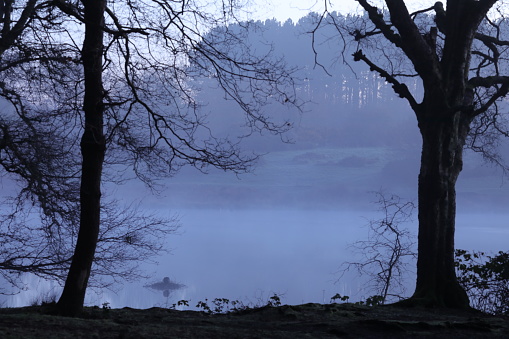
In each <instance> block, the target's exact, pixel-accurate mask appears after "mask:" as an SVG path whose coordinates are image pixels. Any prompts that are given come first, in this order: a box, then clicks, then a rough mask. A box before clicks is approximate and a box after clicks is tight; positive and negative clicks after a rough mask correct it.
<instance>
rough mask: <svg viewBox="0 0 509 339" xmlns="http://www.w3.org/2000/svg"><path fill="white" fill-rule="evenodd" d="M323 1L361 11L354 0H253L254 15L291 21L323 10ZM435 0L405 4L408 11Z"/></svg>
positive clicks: (333, 7)
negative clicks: (289, 19)
mask: <svg viewBox="0 0 509 339" xmlns="http://www.w3.org/2000/svg"><path fill="white" fill-rule="evenodd" d="M325 1H327V2H328V5H327V6H328V10H329V11H338V12H341V13H349V12H350V13H351V12H353V13H361V12H362V10H361V9H360V8H359V7H360V6H359V5H358V3H357V1H355V0H253V3H254V6H253V7H255V8H257V9H256V11H255V16H257V17H258V18H259V19H271V18H275V19H277V20H279V21H283V22H284V21H286V20H287V19H288V18H291V19H292V20H293V21H297V20H298V19H300V18H302V17H303V16H305V15H306V14H307V13H308V12H310V11H315V12H323V10H324V4H325ZM380 2H381V1H379V0H375V1H372V2H371V3H373V4H377V3H380ZM434 3H435V0H410V1H408V0H407V1H406V4H407V6H408V8H409V10H410V11H412V10H413V9H415V8H417V7H419V8H422V6H432V5H433V4H434Z"/></svg>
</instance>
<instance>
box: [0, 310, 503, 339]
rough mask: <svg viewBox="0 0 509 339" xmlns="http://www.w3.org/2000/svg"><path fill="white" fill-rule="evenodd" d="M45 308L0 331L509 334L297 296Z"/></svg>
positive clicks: (15, 317) (499, 325)
mask: <svg viewBox="0 0 509 339" xmlns="http://www.w3.org/2000/svg"><path fill="white" fill-rule="evenodd" d="M44 310H45V309H44V308H42V307H27V308H11V309H2V310H0V338H4V339H5V338H16V339H18V338H38V339H40V338H73V339H78V338H136V339H139V338H292V339H294V338H434V339H438V338H448V339H449V338H455V339H457V338H469V339H470V338H509V317H494V316H488V315H484V314H482V313H477V312H458V311H444V310H430V309H416V308H398V307H394V306H377V307H368V306H359V305H352V304H326V305H321V304H304V305H298V306H279V307H270V306H266V307H261V308H258V309H250V310H246V311H241V312H236V313H230V314H206V313H204V312H196V311H176V310H168V309H163V308H151V309H147V310H138V309H130V308H123V309H108V308H104V309H101V308H87V309H86V310H85V312H84V314H83V316H82V317H80V318H66V317H59V316H51V315H46V314H44Z"/></svg>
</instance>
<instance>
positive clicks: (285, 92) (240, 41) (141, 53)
mask: <svg viewBox="0 0 509 339" xmlns="http://www.w3.org/2000/svg"><path fill="white" fill-rule="evenodd" d="M54 3H55V4H56V6H58V8H59V9H60V10H61V11H62V12H63V13H65V14H67V15H68V16H70V17H72V18H74V19H75V20H76V21H78V22H81V23H83V24H84V29H85V31H84V36H83V37H84V40H83V47H82V48H81V60H82V62H83V70H84V87H83V91H84V97H83V113H84V132H83V136H82V139H81V154H82V172H81V187H80V206H81V212H80V227H79V233H78V238H77V242H76V249H75V251H74V255H73V260H72V264H71V267H70V270H69V274H68V277H67V280H66V283H65V287H64V291H63V293H62V296H61V297H60V299H59V301H58V308H59V311H60V312H61V313H63V314H67V315H74V314H77V313H79V312H80V311H81V308H82V307H83V302H84V298H85V293H86V288H87V283H88V278H89V275H90V272H91V267H92V261H93V258H94V253H95V249H96V245H97V240H98V235H99V233H100V224H101V221H100V206H101V182H102V172H103V165H104V164H108V163H109V164H118V165H120V164H122V165H124V166H125V165H130V166H132V169H133V171H134V173H135V174H136V175H137V176H138V178H140V179H141V180H143V181H144V182H145V183H147V184H148V185H152V184H153V178H154V176H155V177H161V176H169V175H172V174H174V173H175V172H176V171H177V170H178V169H179V168H180V167H182V166H184V165H191V166H194V167H196V168H198V169H200V170H202V171H205V170H206V167H207V166H213V167H216V168H219V169H222V170H230V171H234V172H245V171H247V170H249V169H250V167H251V165H252V164H253V162H254V161H255V160H256V156H255V155H253V156H245V155H243V154H242V153H241V152H240V150H239V147H238V142H237V141H235V142H232V141H230V140H227V139H218V138H215V137H214V136H213V135H212V134H211V131H210V130H209V129H208V128H207V126H206V121H205V120H204V117H202V116H200V115H199V113H198V108H199V104H198V103H197V102H196V100H195V92H196V90H197V86H196V84H195V80H196V79H203V81H204V82H206V83H208V80H209V79H214V80H215V81H216V83H217V84H218V85H219V86H220V87H221V88H222V89H223V91H224V93H225V97H226V98H227V99H231V100H234V101H235V102H237V103H238V105H239V106H240V108H241V109H242V110H243V111H244V113H245V117H246V126H248V127H249V129H250V130H251V131H262V130H268V131H270V132H271V133H274V134H280V133H283V132H285V131H286V130H288V129H289V127H290V124H289V123H288V122H287V121H279V122H277V121H276V122H274V121H273V120H271V119H269V118H268V116H267V115H266V114H265V113H264V112H263V111H262V109H261V108H262V107H263V106H264V105H265V104H266V103H268V102H270V101H274V100H275V101H279V102H281V103H285V104H289V105H295V104H296V103H297V99H296V98H295V93H294V88H293V80H292V78H291V76H290V75H291V74H290V72H288V71H287V69H286V67H285V65H284V64H283V63H282V62H281V61H280V60H273V59H270V57H268V56H267V55H264V56H263V57H256V56H254V54H253V53H251V51H250V46H249V43H248V42H247V41H246V40H245V39H244V38H243V36H242V31H243V30H245V29H246V28H248V26H249V24H245V25H244V24H240V23H239V24H238V27H237V28H238V29H230V27H228V26H227V25H229V24H232V23H235V22H237V19H236V17H235V14H236V10H237V8H236V7H237V6H238V4H237V2H235V1H223V2H219V3H214V4H210V6H208V7H207V10H210V12H205V9H204V8H203V7H202V6H201V5H200V3H195V1H192V0H181V1H144V2H139V3H134V2H127V3H124V2H121V1H119V2H116V1H110V2H106V1H92V0H83V1H81V2H74V1H63V0H59V1H55V2H54ZM246 25H247V26H246ZM75 39H76V38H75ZM108 152H109V153H108ZM117 179H118V180H121V179H122V178H121V177H119V178H117Z"/></svg>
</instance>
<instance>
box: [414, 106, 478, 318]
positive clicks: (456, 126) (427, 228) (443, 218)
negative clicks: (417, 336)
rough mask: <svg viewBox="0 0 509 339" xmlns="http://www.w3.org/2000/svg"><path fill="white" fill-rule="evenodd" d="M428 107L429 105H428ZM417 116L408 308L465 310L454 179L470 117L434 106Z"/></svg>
mask: <svg viewBox="0 0 509 339" xmlns="http://www.w3.org/2000/svg"><path fill="white" fill-rule="evenodd" d="M428 107H429V105H428ZM425 113H427V114H423V115H420V116H419V115H418V119H419V129H420V131H421V135H422V140H423V145H422V155H421V169H420V173H419V188H418V199H419V237H418V259H417V285H416V290H415V293H414V295H413V296H412V298H411V299H410V300H409V303H414V304H419V305H423V306H433V307H450V308H467V307H468V306H469V300H468V296H467V294H466V293H465V291H464V290H463V288H462V287H461V286H460V285H459V283H458V282H457V280H456V274H455V267H454V231H455V217H456V190H455V185H456V180H457V178H458V176H459V174H460V172H461V169H462V166H463V160H462V158H463V146H464V144H465V139H466V136H467V133H468V130H469V124H470V120H471V119H470V118H469V115H468V114H467V113H465V112H462V111H457V112H451V110H450V109H449V110H447V107H446V106H445V105H444V106H443V107H442V108H440V107H436V106H433V107H432V108H431V109H428V112H425Z"/></svg>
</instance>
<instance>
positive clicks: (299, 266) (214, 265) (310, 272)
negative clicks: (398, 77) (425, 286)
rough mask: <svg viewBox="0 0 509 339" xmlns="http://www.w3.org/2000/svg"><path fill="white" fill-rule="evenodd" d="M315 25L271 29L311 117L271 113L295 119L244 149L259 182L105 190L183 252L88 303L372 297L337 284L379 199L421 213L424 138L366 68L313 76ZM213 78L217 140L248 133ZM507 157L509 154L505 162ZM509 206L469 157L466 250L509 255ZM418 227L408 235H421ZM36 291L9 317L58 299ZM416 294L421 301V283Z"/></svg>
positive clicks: (192, 179) (508, 195)
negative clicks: (309, 31)
mask: <svg viewBox="0 0 509 339" xmlns="http://www.w3.org/2000/svg"><path fill="white" fill-rule="evenodd" d="M305 23H306V20H305V19H302V21H301V22H299V24H294V23H291V22H290V23H288V22H287V23H285V24H284V25H283V24H280V23H278V22H274V21H268V22H266V23H265V24H264V27H265V29H266V31H265V35H264V39H266V37H267V36H270V37H271V38H273V39H275V46H277V49H276V53H280V54H284V55H286V56H287V57H288V62H289V63H293V64H295V65H297V66H299V67H300V68H301V69H302V71H301V72H302V73H300V75H301V79H302V82H301V83H300V86H301V87H299V88H300V92H299V93H301V95H302V96H303V99H304V100H306V101H308V104H307V105H306V106H305V109H304V112H302V113H299V112H294V111H280V110H279V111H277V112H275V111H272V113H274V112H275V113H274V116H275V118H276V119H277V118H281V119H286V118H290V119H291V121H292V124H293V129H292V130H291V131H290V132H289V133H288V135H286V137H288V139H289V141H290V142H287V143H284V142H281V140H280V138H279V137H277V136H271V135H253V136H252V137H250V138H247V139H245V140H243V141H242V143H241V146H242V147H243V149H245V150H246V151H247V152H248V153H249V152H254V153H256V154H261V155H262V156H261V157H260V160H259V162H258V163H257V165H256V167H255V168H254V170H253V172H252V173H246V174H241V175H238V176H236V175H234V174H232V173H225V172H221V171H217V170H213V169H210V170H209V172H208V173H207V174H203V173H201V172H199V171H197V170H195V169H192V168H184V169H182V170H181V172H180V173H179V174H178V175H176V176H175V177H174V178H171V179H168V180H165V181H164V182H161V184H162V186H161V187H162V189H161V191H160V192H159V193H158V194H156V195H154V194H153V193H151V192H150V191H149V190H148V189H147V188H146V187H144V185H143V184H142V183H140V182H138V181H128V182H127V183H126V184H124V185H120V186H114V185H111V184H109V185H106V187H105V188H106V190H107V192H108V194H110V195H111V196H113V197H116V198H117V199H120V200H122V201H124V202H125V203H126V204H129V203H130V202H131V201H137V202H139V203H140V207H141V208H142V209H144V210H147V211H149V212H154V213H155V214H157V215H161V216H172V215H175V214H176V215H178V216H179V219H180V224H181V228H180V229H179V231H178V234H175V235H172V236H170V237H169V238H168V241H167V247H168V248H170V249H171V253H170V254H168V255H165V256H163V257H160V258H156V260H157V261H158V264H151V265H148V264H147V265H146V267H145V269H146V271H147V272H150V273H151V274H152V278H150V279H148V280H145V281H139V282H136V283H133V284H126V285H123V286H114V291H110V290H91V291H90V292H89V293H88V295H87V304H88V305H102V304H103V303H105V302H107V303H109V304H110V306H112V307H124V306H130V307H136V308H148V307H153V306H165V307H167V306H169V305H172V304H173V303H176V302H177V301H178V300H182V299H186V300H191V302H190V304H191V305H195V304H196V303H197V302H198V301H200V300H202V301H203V300H205V299H206V298H208V299H209V300H212V299H214V298H228V299H230V300H235V299H238V300H242V301H244V302H246V303H249V302H252V303H253V304H256V303H260V302H264V301H266V300H267V298H268V297H269V296H271V295H272V294H273V293H276V294H278V295H280V296H281V299H282V302H283V303H287V304H297V303H305V302H329V300H330V298H331V297H332V296H333V295H334V294H336V293H340V294H341V295H349V296H351V297H352V299H354V300H360V299H362V298H365V297H368V296H370V295H372V294H374V292H373V291H369V290H366V289H365V288H363V287H364V280H363V279H362V277H361V278H359V277H356V276H355V275H346V276H344V277H343V278H342V279H339V276H340V275H339V270H340V266H341V264H342V263H343V262H345V261H351V260H355V258H354V257H352V254H351V252H350V250H349V248H348V244H351V243H353V242H355V241H357V240H362V239H365V238H366V236H367V228H366V225H367V224H368V221H369V220H374V219H377V218H381V217H382V216H381V214H380V213H379V212H377V210H378V208H379V206H377V205H376V204H373V203H372V201H373V200H374V195H373V192H374V191H384V192H386V193H387V194H397V195H399V196H401V197H402V198H403V199H405V200H409V201H414V202H416V198H417V193H416V192H417V175H418V171H419V159H420V139H419V132H418V129H417V126H416V122H415V117H414V116H413V113H412V112H411V111H410V109H409V107H408V105H406V104H405V102H404V101H403V100H400V99H399V98H397V97H396V96H395V95H393V94H392V90H391V88H390V86H382V85H384V84H383V81H382V80H380V79H377V78H376V77H375V78H373V77H370V76H369V75H368V74H369V71H368V70H366V69H362V68H361V65H354V66H353V68H354V71H356V72H357V73H353V72H352V70H351V69H350V67H346V66H338V65H336V66H335V67H333V66H331V67H332V68H331V69H330V72H331V74H332V76H328V75H327V74H326V73H325V72H324V71H323V70H321V69H319V68H313V60H314V56H313V55H312V51H311V49H310V45H309V44H310V41H309V39H310V38H309V36H305V35H301V32H303V31H305V30H306V26H305ZM288 41H292V43H289V42H288ZM296 51H304V52H296ZM327 51H328V52H327ZM323 53H325V54H320V57H321V58H322V60H329V59H333V54H334V53H335V52H334V50H333V49H328V50H324V51H323ZM327 53H328V54H327ZM202 80H203V83H204V88H203V91H202V92H201V94H200V97H199V98H200V101H201V102H203V103H204V107H203V111H204V113H207V114H208V120H209V123H210V126H211V129H212V130H213V131H215V133H216V134H217V135H218V136H227V135H236V134H242V132H243V130H242V127H239V126H240V125H241V123H242V120H243V118H242V112H240V111H239V109H238V108H236V106H235V105H234V104H233V103H231V102H225V101H223V100H222V99H221V98H222V97H221V95H220V94H219V92H218V91H219V90H218V89H217V88H214V87H212V86H210V87H208V85H207V81H206V80H204V79H202ZM414 89H415V90H416V91H418V90H419V89H418V84H416V85H415V88H414ZM348 93H350V94H348ZM268 109H269V110H270V109H272V110H277V109H276V108H274V107H273V108H268ZM219 112H220V113H219ZM508 149H509V148H508V147H507V145H505V144H502V145H501V148H500V152H501V154H502V155H506V154H507V150H508ZM506 159H507V157H506ZM508 203H509V188H508V185H507V184H506V179H505V178H504V176H503V174H502V173H501V171H500V170H499V169H497V168H496V167H492V166H490V165H489V164H485V163H484V162H483V160H482V158H481V157H480V156H479V155H476V154H474V153H472V152H467V153H466V155H465V165H464V171H463V173H462V174H461V176H460V179H459V181H458V185H457V204H458V216H457V237H456V247H457V248H463V249H468V250H482V251H498V250H508V248H507V241H508V240H509V228H507V227H506V225H507V220H508V216H509V213H508V212H507V204H508ZM416 218H417V215H415V216H414V221H413V222H411V223H408V224H406V225H404V227H408V228H409V229H410V230H411V231H412V232H413V233H414V234H416V231H417V223H416V221H415V219H416ZM164 277H168V278H169V279H170V281H171V282H174V283H177V284H182V285H185V287H181V288H179V289H176V290H174V291H170V293H164V291H165V290H164V289H162V290H157V289H151V288H148V287H146V286H147V285H150V284H155V283H158V282H162V281H163V279H164ZM338 279H339V280H338ZM26 282H27V286H28V290H27V291H22V292H21V293H19V294H16V295H14V296H10V297H5V298H4V301H3V302H4V304H5V305H6V306H22V305H26V304H29V303H31V302H32V301H33V300H35V299H36V298H37V296H40V295H42V294H45V293H55V294H57V295H58V291H59V288H60V287H59V286H58V285H56V284H55V283H51V282H46V281H40V280H38V279H35V278H33V277H31V276H26ZM407 284H408V293H411V292H412V284H413V278H412V276H411V275H410V278H409V280H408V282H407ZM48 291H49V292H48Z"/></svg>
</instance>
